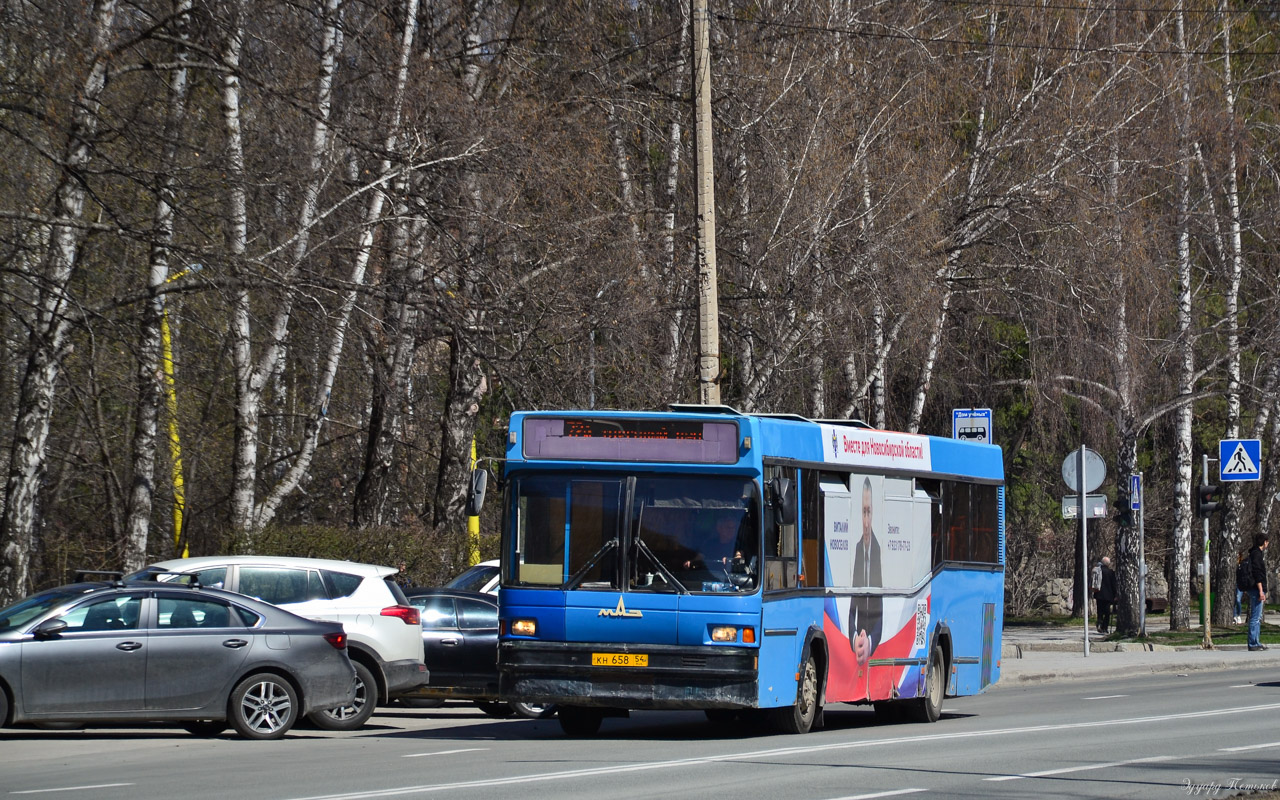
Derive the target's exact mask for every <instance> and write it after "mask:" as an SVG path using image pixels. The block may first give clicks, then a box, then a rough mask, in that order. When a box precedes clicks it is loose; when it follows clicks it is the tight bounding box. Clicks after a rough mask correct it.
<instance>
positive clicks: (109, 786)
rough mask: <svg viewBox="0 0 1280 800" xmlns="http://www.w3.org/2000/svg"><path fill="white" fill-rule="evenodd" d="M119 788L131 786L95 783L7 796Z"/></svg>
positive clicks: (22, 792)
mask: <svg viewBox="0 0 1280 800" xmlns="http://www.w3.org/2000/svg"><path fill="white" fill-rule="evenodd" d="M121 786H133V784H132V783H97V784H94V785H93V786H62V787H59V788H57V789H23V790H22V791H20V792H9V794H44V793H45V792H83V791H85V790H86V789H115V788H118V787H121Z"/></svg>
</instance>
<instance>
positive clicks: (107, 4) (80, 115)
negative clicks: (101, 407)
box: [0, 0, 117, 605]
mask: <svg viewBox="0 0 1280 800" xmlns="http://www.w3.org/2000/svg"><path fill="white" fill-rule="evenodd" d="M116 7H117V4H116V0H98V2H97V3H96V4H95V5H94V8H93V28H92V33H91V37H90V46H89V52H90V58H91V61H90V63H89V65H88V66H89V72H88V76H87V77H86V78H85V82H84V84H83V85H82V86H81V87H80V91H79V96H78V98H77V100H76V102H75V111H74V112H73V113H72V115H71V127H70V130H69V131H68V135H67V142H66V148H65V150H64V152H63V159H62V161H63V169H62V176H61V178H60V180H59V183H58V187H57V189H56V191H55V193H54V198H53V208H54V215H53V216H54V218H55V220H57V222H55V223H54V224H53V227H52V231H51V233H50V238H49V246H48V250H47V251H46V253H45V259H44V263H43V265H42V271H43V280H44V284H43V286H42V287H41V290H40V293H39V297H38V298H37V304H38V305H37V314H36V324H35V326H34V327H33V329H32V331H31V334H30V337H29V340H28V341H29V345H28V346H29V353H28V356H27V366H26V371H25V372H24V373H23V376H22V384H21V388H20V389H19V400H18V409H19V411H18V418H17V422H16V423H15V425H14V436H13V445H12V449H11V451H10V454H9V474H8V477H7V479H6V482H5V502H4V513H3V516H2V517H0V605H7V604H8V603H9V602H10V601H12V600H16V599H17V598H19V597H22V596H23V595H25V594H27V592H28V590H29V589H30V588H31V586H30V566H31V555H32V553H34V552H35V551H36V545H37V542H36V503H37V499H38V495H39V491H40V484H41V483H42V481H43V477H44V473H45V469H46V458H47V445H48V439H49V424H50V418H51V416H52V413H53V393H54V385H55V383H56V382H57V380H58V376H59V374H60V372H61V359H62V357H63V355H64V352H63V350H64V347H65V344H66V336H67V332H68V330H69V329H70V326H71V319H70V315H68V314H67V286H68V285H69V284H70V282H71V277H72V274H73V272H74V271H75V268H76V263H77V262H76V254H77V251H78V249H79V246H80V242H81V240H82V238H83V234H82V233H81V229H80V228H79V227H78V226H77V225H76V224H75V223H76V222H78V221H79V220H80V217H81V215H82V213H83V211H84V204H85V196H86V190H85V187H84V185H83V184H82V183H81V181H80V178H79V173H80V172H81V171H82V170H83V169H84V168H85V167H86V166H87V165H88V164H89V162H90V161H91V159H92V157H93V152H92V146H91V143H92V142H93V141H94V139H95V138H96V136H97V130H98V107H99V103H100V101H101V97H102V90H103V89H104V88H105V86H106V79H107V56H108V49H109V46H110V43H111V40H112V38H113V36H114V28H115V16H116Z"/></svg>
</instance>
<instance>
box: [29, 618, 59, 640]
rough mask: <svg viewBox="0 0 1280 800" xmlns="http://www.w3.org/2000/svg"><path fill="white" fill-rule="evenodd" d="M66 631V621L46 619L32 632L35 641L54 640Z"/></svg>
mask: <svg viewBox="0 0 1280 800" xmlns="http://www.w3.org/2000/svg"><path fill="white" fill-rule="evenodd" d="M66 629H67V621H66V620H65V619H62V618H60V617H59V618H56V619H46V620H45V621H44V622H41V623H40V624H39V625H37V626H36V628H35V630H33V631H32V633H33V634H35V637H36V638H37V639H54V638H56V637H57V636H58V635H59V634H60V633H62V632H63V631H65V630H66Z"/></svg>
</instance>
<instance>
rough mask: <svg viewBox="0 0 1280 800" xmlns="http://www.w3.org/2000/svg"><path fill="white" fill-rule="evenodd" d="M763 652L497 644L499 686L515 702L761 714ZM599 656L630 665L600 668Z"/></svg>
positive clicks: (545, 643)
mask: <svg viewBox="0 0 1280 800" xmlns="http://www.w3.org/2000/svg"><path fill="white" fill-rule="evenodd" d="M759 653H760V651H759V650H757V649H755V648H746V647H685V646H673V645H646V644H625V645H619V644H603V643H591V642H570V643H564V642H538V641H524V640H508V641H503V642H501V643H500V644H499V645H498V688H499V693H500V694H501V695H502V699H503V700H506V701H509V702H510V701H516V702H533V703H558V704H563V705H573V706H594V707H601V708H636V709H707V708H726V709H741V708H754V707H755V706H756V703H757V699H758V698H759V685H758V679H757V674H758V671H757V666H758V656H759ZM593 656H595V657H597V660H603V661H620V662H624V663H623V664H622V665H619V666H601V665H596V664H593V663H592V662H593ZM619 656H626V657H627V658H620V657H619ZM637 656H643V657H644V659H643V660H644V665H643V666H638V665H636V663H635V662H636V661H637V660H638V659H637V658H636V657H637ZM615 657H619V658H615ZM626 662H630V663H626Z"/></svg>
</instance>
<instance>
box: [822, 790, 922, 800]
mask: <svg viewBox="0 0 1280 800" xmlns="http://www.w3.org/2000/svg"><path fill="white" fill-rule="evenodd" d="M927 791H928V789H894V790H893V791H889V792H874V793H872V794H851V795H849V796H848V797H836V798H833V800H872V798H875V797H897V796H898V795H900V794H915V793H916V792H927Z"/></svg>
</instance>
